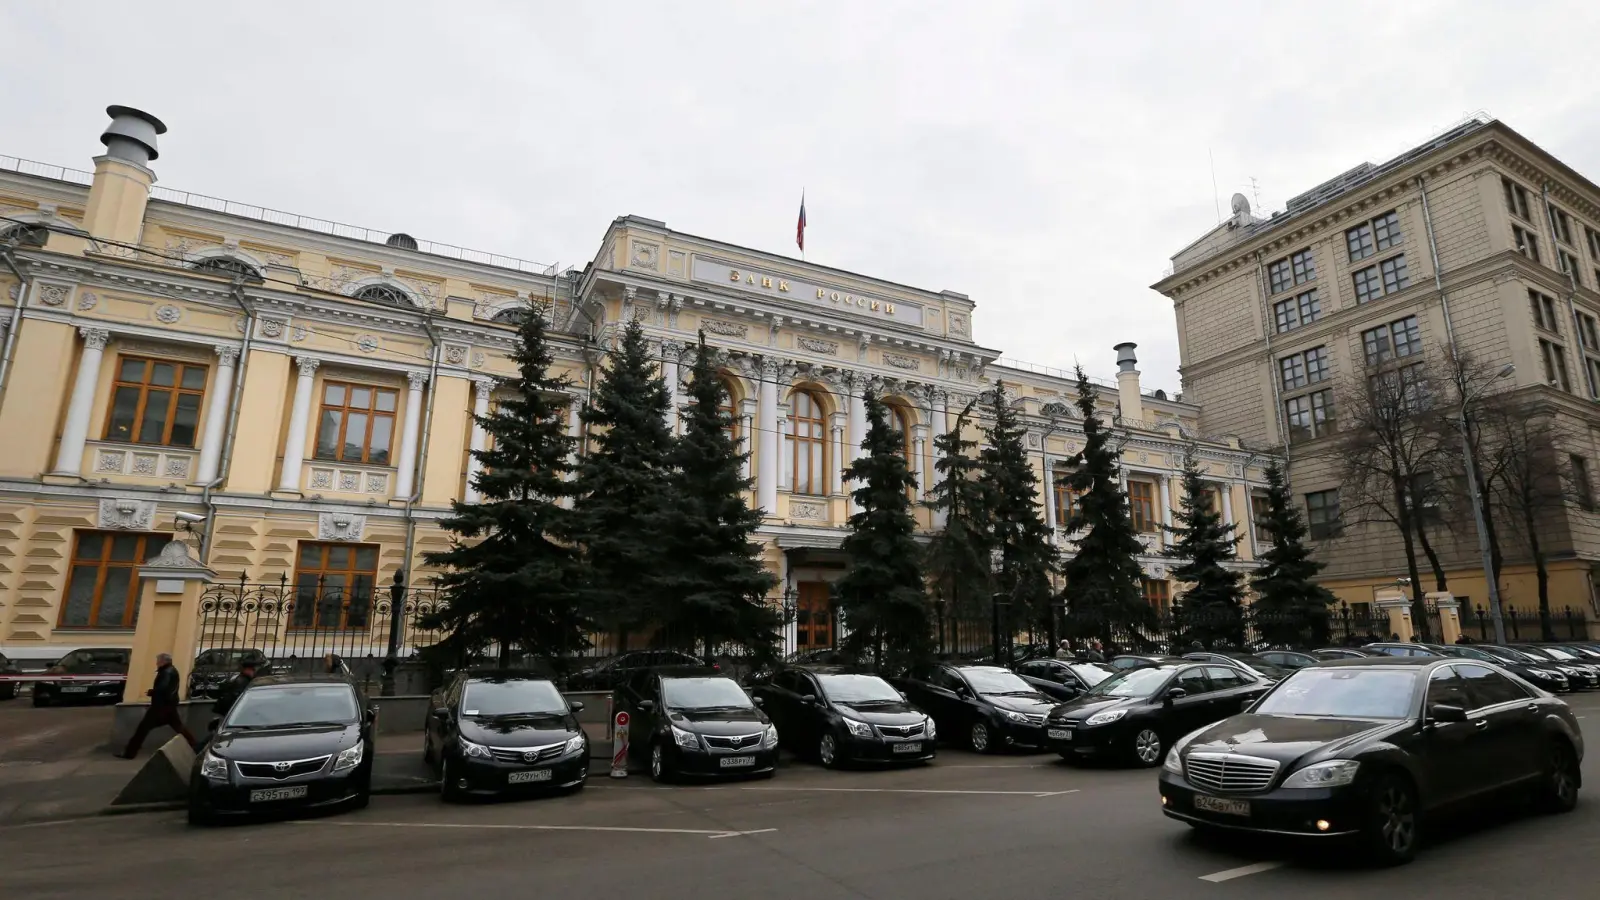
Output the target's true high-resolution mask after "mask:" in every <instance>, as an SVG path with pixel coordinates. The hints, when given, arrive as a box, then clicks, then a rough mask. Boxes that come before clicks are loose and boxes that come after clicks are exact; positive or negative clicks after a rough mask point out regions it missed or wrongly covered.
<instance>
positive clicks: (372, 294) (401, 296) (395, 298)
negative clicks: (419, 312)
mask: <svg viewBox="0 0 1600 900" xmlns="http://www.w3.org/2000/svg"><path fill="white" fill-rule="evenodd" d="M354 296H355V298H356V299H357V300H370V301H372V302H373V303H382V304H385V305H387V306H403V307H406V308H410V307H412V306H414V305H415V304H413V303H412V302H411V298H410V297H407V296H406V292H405V291H402V290H400V289H399V288H397V287H395V286H394V285H391V284H369V285H367V286H366V287H364V288H362V289H361V290H359V291H356V292H355V295H354Z"/></svg>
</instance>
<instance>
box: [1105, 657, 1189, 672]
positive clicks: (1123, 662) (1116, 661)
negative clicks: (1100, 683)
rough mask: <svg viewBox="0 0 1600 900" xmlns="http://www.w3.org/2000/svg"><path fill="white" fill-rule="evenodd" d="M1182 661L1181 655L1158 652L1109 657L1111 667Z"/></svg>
mask: <svg viewBox="0 0 1600 900" xmlns="http://www.w3.org/2000/svg"><path fill="white" fill-rule="evenodd" d="M1180 662H1183V657H1181V656H1163V655H1161V654H1159V653H1153V654H1152V653H1123V654H1120V655H1118V656H1113V657H1111V662H1110V664H1109V665H1110V666H1111V668H1113V669H1117V670H1119V671H1120V670H1122V669H1139V668H1144V667H1146V666H1162V665H1168V664H1170V663H1180Z"/></svg>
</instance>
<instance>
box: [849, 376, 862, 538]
mask: <svg viewBox="0 0 1600 900" xmlns="http://www.w3.org/2000/svg"><path fill="white" fill-rule="evenodd" d="M847 385H848V388H849V391H850V452H849V453H848V454H847V456H846V458H847V459H849V460H850V462H855V461H856V460H858V459H860V458H861V457H862V456H864V455H865V454H866V451H864V450H862V449H861V442H862V441H864V440H866V439H867V400H866V391H867V378H866V376H865V375H862V374H861V373H859V372H858V373H856V374H855V375H854V376H853V377H851V378H850V380H849V381H848V382H847ZM850 511H851V512H852V513H858V512H860V511H861V506H860V505H859V504H857V503H856V501H855V498H854V497H852V498H851V499H850Z"/></svg>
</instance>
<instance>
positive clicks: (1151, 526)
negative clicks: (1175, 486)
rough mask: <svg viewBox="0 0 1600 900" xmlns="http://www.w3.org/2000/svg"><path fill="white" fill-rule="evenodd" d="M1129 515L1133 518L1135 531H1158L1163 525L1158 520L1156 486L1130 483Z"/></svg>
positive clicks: (1148, 483)
mask: <svg viewBox="0 0 1600 900" xmlns="http://www.w3.org/2000/svg"><path fill="white" fill-rule="evenodd" d="M1128 514H1129V515H1130V516H1132V517H1133V530H1134V531H1138V532H1143V533H1146V534H1148V533H1152V532H1155V531H1158V530H1159V529H1160V527H1161V523H1160V522H1159V521H1158V520H1157V519H1156V486H1155V482H1152V481H1136V480H1133V479H1129V481H1128Z"/></svg>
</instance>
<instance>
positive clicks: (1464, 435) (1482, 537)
mask: <svg viewBox="0 0 1600 900" xmlns="http://www.w3.org/2000/svg"><path fill="white" fill-rule="evenodd" d="M1516 370H1517V367H1516V366H1514V365H1511V364H1509V363H1508V364H1507V365H1506V366H1505V368H1503V369H1501V370H1500V371H1499V372H1497V373H1495V376H1494V377H1495V379H1496V380H1498V379H1501V378H1505V377H1506V376H1508V375H1510V374H1511V373H1512V372H1515V371H1516ZM1486 387H1488V382H1485V383H1483V384H1480V385H1478V387H1477V389H1475V390H1471V391H1467V392H1466V394H1465V395H1464V396H1463V397H1462V398H1461V451H1462V453H1463V454H1464V456H1465V457H1466V464H1467V496H1468V498H1469V499H1470V500H1471V501H1472V518H1473V520H1474V522H1475V523H1476V524H1477V526H1478V555H1479V556H1480V557H1482V560H1483V578H1484V580H1485V581H1487V582H1488V583H1489V620H1490V621H1492V622H1493V623H1494V642H1495V643H1496V644H1504V643H1505V642H1506V623H1505V619H1504V618H1503V617H1502V616H1501V615H1500V585H1499V583H1498V582H1497V581H1496V579H1495V575H1494V555H1493V554H1492V553H1491V552H1490V551H1489V526H1488V524H1487V523H1486V522H1484V520H1483V503H1482V500H1481V497H1480V495H1479V493H1478V466H1477V463H1476V461H1475V460H1474V459H1473V453H1472V431H1471V428H1472V426H1471V425H1470V424H1468V421H1467V407H1468V406H1469V405H1470V404H1471V403H1472V401H1473V400H1474V399H1476V398H1477V396H1478V395H1479V394H1481V393H1483V389H1484V388H1486Z"/></svg>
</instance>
